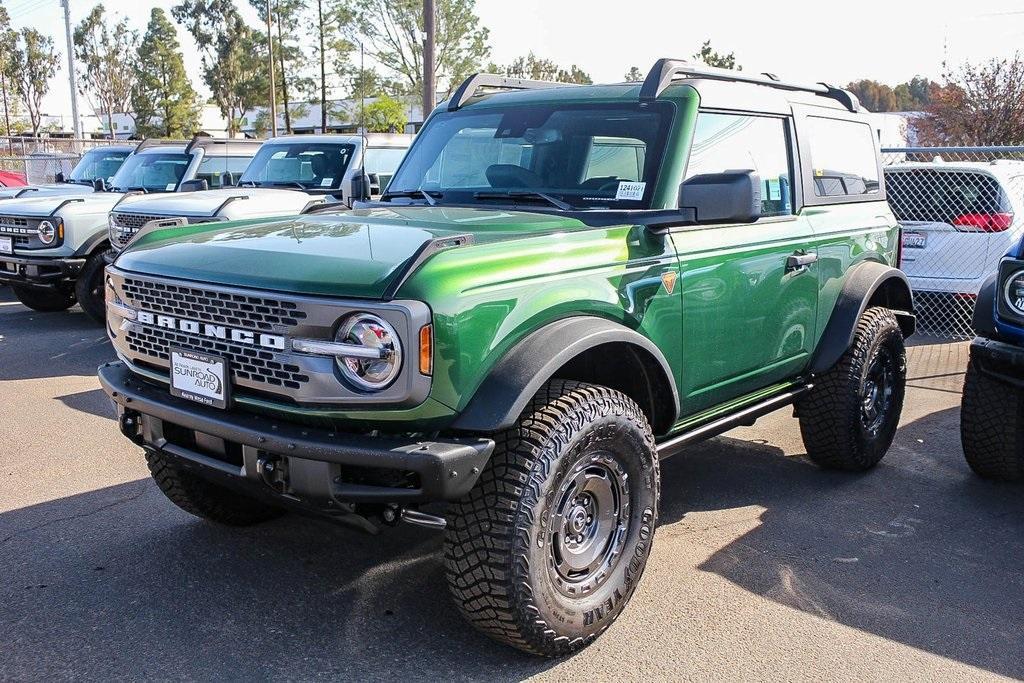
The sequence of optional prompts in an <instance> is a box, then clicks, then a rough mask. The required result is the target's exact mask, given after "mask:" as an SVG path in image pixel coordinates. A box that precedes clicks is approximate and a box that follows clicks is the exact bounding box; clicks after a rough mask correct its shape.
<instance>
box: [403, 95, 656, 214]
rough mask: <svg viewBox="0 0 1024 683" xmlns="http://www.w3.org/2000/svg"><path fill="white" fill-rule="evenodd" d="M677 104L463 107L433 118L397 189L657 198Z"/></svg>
mask: <svg viewBox="0 0 1024 683" xmlns="http://www.w3.org/2000/svg"><path fill="white" fill-rule="evenodd" d="M671 111H672V109H671V106H670V105H668V106H666V105H649V104H640V103H635V104H614V105H592V104H560V105H549V106H526V107H516V108H508V109H486V110H473V109H469V110H460V111H456V112H445V113H442V114H438V115H436V116H435V117H433V118H432V119H431V121H430V123H429V124H428V125H427V127H426V129H425V130H424V131H423V132H422V133H420V138H419V139H418V140H417V142H416V144H415V145H413V146H412V148H411V149H410V150H409V153H408V155H407V156H406V159H405V161H404V162H403V164H402V167H401V168H400V169H399V171H398V173H397V174H396V175H395V177H394V178H393V179H392V181H391V184H390V185H389V186H388V193H390V194H394V193H413V192H416V191H418V190H426V191H428V192H435V193H436V192H439V193H442V197H443V201H446V202H447V201H456V202H460V203H462V202H472V201H481V200H488V199H490V200H492V201H493V199H494V197H493V195H495V194H499V195H500V194H501V193H507V192H513V193H521V192H527V193H543V194H546V195H548V196H549V197H555V198H557V199H559V200H562V201H564V202H566V203H568V204H569V205H571V206H572V207H573V208H619V209H640V208H645V207H646V206H648V205H649V202H650V199H651V193H652V192H653V190H654V181H655V179H656V175H657V172H658V167H659V165H660V163H661V156H662V149H663V148H664V141H665V136H666V132H667V128H668V125H669V122H670V119H671Z"/></svg>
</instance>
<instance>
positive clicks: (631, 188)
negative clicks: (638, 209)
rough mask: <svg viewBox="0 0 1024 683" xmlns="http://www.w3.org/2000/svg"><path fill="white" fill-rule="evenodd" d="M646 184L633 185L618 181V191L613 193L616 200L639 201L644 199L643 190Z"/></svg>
mask: <svg viewBox="0 0 1024 683" xmlns="http://www.w3.org/2000/svg"><path fill="white" fill-rule="evenodd" d="M646 187H647V183H633V182H628V181H625V180H620V181H619V189H618V190H617V191H616V192H615V198H616V199H632V200H639V199H643V198H644V189H645V188H646Z"/></svg>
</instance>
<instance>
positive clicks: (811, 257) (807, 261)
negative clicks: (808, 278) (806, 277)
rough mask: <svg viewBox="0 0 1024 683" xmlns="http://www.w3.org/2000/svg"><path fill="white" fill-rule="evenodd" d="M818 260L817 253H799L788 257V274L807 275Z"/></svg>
mask: <svg viewBox="0 0 1024 683" xmlns="http://www.w3.org/2000/svg"><path fill="white" fill-rule="evenodd" d="M817 260H818V255H817V254H815V253H813V252H812V253H810V254H808V253H806V252H802V251H797V252H794V253H792V254H790V255H789V256H787V257H786V272H787V273H806V272H807V271H808V270H809V269H810V267H811V264H812V263H815V262H816V261H817Z"/></svg>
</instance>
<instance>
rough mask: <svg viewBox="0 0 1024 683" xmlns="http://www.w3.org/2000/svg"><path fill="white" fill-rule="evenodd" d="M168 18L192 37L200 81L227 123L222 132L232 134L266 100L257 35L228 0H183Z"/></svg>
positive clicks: (262, 44)
mask: <svg viewBox="0 0 1024 683" xmlns="http://www.w3.org/2000/svg"><path fill="white" fill-rule="evenodd" d="M171 14H172V15H173V16H174V18H175V20H176V21H178V23H180V24H182V25H183V26H184V27H185V28H186V29H187V30H188V32H189V33H191V34H192V38H193V39H194V40H195V42H196V47H197V48H199V51H200V53H201V55H202V65H203V80H204V81H205V82H206V85H207V86H208V87H209V88H210V92H211V93H212V94H213V101H214V102H215V103H216V104H217V107H218V108H219V109H220V112H221V115H223V116H224V118H225V119H227V121H228V134H229V135H232V136H234V135H237V134H238V132H239V131H240V130H241V126H242V117H243V116H244V115H245V112H246V111H248V110H249V109H251V108H253V106H255V105H256V104H259V103H263V102H266V101H267V100H269V97H268V95H269V92H270V83H269V81H270V78H269V70H268V69H267V66H266V62H267V59H266V57H267V52H266V45H265V41H264V40H263V37H262V36H261V35H260V34H258V33H257V32H256V31H253V30H252V29H251V28H250V27H249V26H248V25H246V23H245V21H244V20H243V19H242V16H241V15H240V14H239V13H238V9H237V8H236V7H235V4H234V2H233V1H232V0H184V2H182V3H181V4H180V5H176V6H174V7H173V8H172V9H171Z"/></svg>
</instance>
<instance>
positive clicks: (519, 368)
mask: <svg viewBox="0 0 1024 683" xmlns="http://www.w3.org/2000/svg"><path fill="white" fill-rule="evenodd" d="M616 342H618V343H626V344H631V345H633V346H635V347H637V348H639V349H642V350H643V351H646V352H647V353H648V354H650V355H651V356H652V357H653V358H654V359H655V360H656V361H657V363H658V365H660V367H661V372H662V373H663V374H664V378H665V380H667V382H668V385H669V386H670V387H671V390H672V398H673V400H674V402H675V405H674V406H673V410H674V411H675V416H678V415H679V390H678V389H677V388H676V382H675V377H674V376H673V374H672V368H671V367H670V366H669V364H668V360H666V358H665V356H664V354H663V353H662V352H661V350H660V349H659V348H658V347H657V346H656V345H655V344H654V342H652V341H651V340H650V339H648V338H647V337H645V336H643V335H641V334H640V333H639V332H636V331H634V330H632V329H630V328H628V327H626V326H625V325H622V324H620V323H616V322H612V321H610V320H606V319H604V318H596V317H591V316H573V317H570V318H562V319H561V320H556V321H554V322H552V323H549V324H547V325H545V326H544V327H541V328H540V329H538V330H536V331H534V332H531V333H530V334H529V335H528V336H527V337H526V338H524V339H523V340H522V341H520V342H519V343H517V344H516V345H515V346H514V347H512V349H510V350H509V352H508V353H506V354H505V356H504V357H503V358H501V360H499V361H498V362H497V363H495V365H494V367H493V368H492V369H491V371H490V373H489V374H488V375H487V378H486V379H485V380H484V381H483V383H482V384H481V385H480V387H479V388H478V389H477V390H476V393H475V394H473V398H471V399H470V401H469V403H468V404H467V405H466V408H465V410H463V411H462V412H461V414H460V415H459V417H458V418H457V419H456V420H455V422H454V423H453V424H452V426H453V427H454V428H455V429H459V430H463V431H467V432H495V431H500V430H502V429H507V428H509V427H511V426H512V425H513V424H515V422H516V420H518V419H519V416H520V415H521V414H522V413H523V411H524V410H525V409H526V406H527V404H528V403H529V402H530V399H532V398H533V397H534V395H535V394H536V393H537V392H538V391H540V389H541V387H542V386H544V384H545V383H546V382H548V380H550V379H551V378H552V377H553V376H554V374H555V373H556V372H557V371H558V369H559V368H561V367H562V366H564V365H565V364H566V363H568V362H569V361H571V360H572V359H573V358H576V357H577V356H579V355H580V354H582V353H584V352H585V351H587V350H589V349H593V348H596V347H598V346H601V345H603V344H608V343H616Z"/></svg>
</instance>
